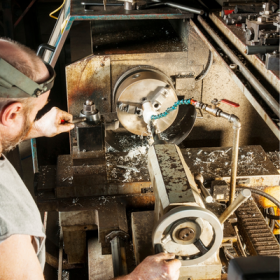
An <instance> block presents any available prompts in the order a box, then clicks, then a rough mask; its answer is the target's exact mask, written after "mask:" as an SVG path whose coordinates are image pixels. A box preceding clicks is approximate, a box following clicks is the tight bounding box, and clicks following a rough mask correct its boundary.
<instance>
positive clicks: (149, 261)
mask: <svg viewBox="0 0 280 280" xmlns="http://www.w3.org/2000/svg"><path fill="white" fill-rule="evenodd" d="M180 267H181V262H180V261H179V260H177V259H175V254H166V253H160V254H157V255H154V256H149V257H147V258H146V259H145V260H144V261H143V262H142V263H140V264H139V265H138V266H137V267H136V268H135V269H134V270H133V272H132V273H131V274H129V275H127V276H124V277H120V278H117V279H119V280H121V279H123V280H177V279H178V278H179V276H180Z"/></svg>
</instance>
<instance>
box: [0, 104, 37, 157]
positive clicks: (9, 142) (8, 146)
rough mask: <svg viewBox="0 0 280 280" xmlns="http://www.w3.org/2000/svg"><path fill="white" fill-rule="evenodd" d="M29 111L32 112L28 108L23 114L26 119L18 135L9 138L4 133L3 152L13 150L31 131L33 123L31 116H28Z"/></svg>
mask: <svg viewBox="0 0 280 280" xmlns="http://www.w3.org/2000/svg"><path fill="white" fill-rule="evenodd" d="M29 112H30V110H29V109H26V110H25V111H24V112H23V115H24V118H25V120H26V121H25V122H24V124H23V127H22V130H21V131H20V133H19V134H18V136H17V137H14V138H12V139H9V138H5V135H4V137H3V138H2V141H1V146H2V152H4V153H7V152H9V151H12V150H13V149H14V148H15V147H16V146H17V145H18V144H19V143H20V142H22V141H23V140H24V139H25V137H26V136H27V134H28V133H29V131H30V129H31V125H32V122H31V121H30V119H29V116H28V115H29Z"/></svg>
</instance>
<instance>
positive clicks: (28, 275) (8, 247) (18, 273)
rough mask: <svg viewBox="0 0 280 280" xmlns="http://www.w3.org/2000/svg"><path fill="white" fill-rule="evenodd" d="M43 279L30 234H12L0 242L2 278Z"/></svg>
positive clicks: (0, 274)
mask: <svg viewBox="0 0 280 280" xmlns="http://www.w3.org/2000/svg"><path fill="white" fill-rule="evenodd" d="M14 279H17V280H26V279H28V280H43V279H44V276H43V271H42V268H41V266H40V263H39V260H38V258H37V256H36V254H35V250H34V247H33V245H32V243H31V237H30V236H29V235H18V234H17V235H12V236H11V237H9V238H8V239H7V240H5V241H4V242H2V243H1V244H0V280H14Z"/></svg>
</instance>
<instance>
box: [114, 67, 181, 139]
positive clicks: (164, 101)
mask: <svg viewBox="0 0 280 280" xmlns="http://www.w3.org/2000/svg"><path fill="white" fill-rule="evenodd" d="M113 98H114V101H115V106H116V112H117V115H118V119H119V121H120V122H121V124H122V125H123V126H124V127H125V128H126V129H127V130H128V131H130V132H132V133H133V134H136V135H143V136H148V135H149V132H148V128H147V123H146V122H147V120H146V119H145V120H144V118H143V116H142V114H137V111H138V109H137V108H139V111H140V110H143V109H145V108H146V105H149V103H150V104H151V106H150V107H151V108H150V111H151V113H152V112H153V113H154V114H158V113H163V112H164V111H165V110H166V109H167V107H169V106H170V104H173V103H174V102H176V101H177V100H178V97H177V95H176V92H175V89H174V86H173V83H172V81H171V79H170V78H169V77H168V76H167V75H165V74H164V73H163V72H161V71H160V70H158V69H156V68H153V67H147V66H139V67H136V68H133V69H131V70H129V71H127V72H125V73H124V74H123V75H122V76H121V77H120V78H119V79H118V81H117V82H116V85H115V88H114V91H113ZM145 102H149V103H147V104H146V103H145ZM120 104H125V105H123V106H122V107H127V106H129V107H131V108H132V109H131V110H129V107H128V109H127V110H124V109H123V108H122V107H120ZM145 104H146V105H145ZM142 106H143V108H142ZM146 110H147V109H146ZM135 112H136V114H135ZM177 113H178V109H177V110H174V111H172V112H171V113H170V114H169V115H168V116H167V117H166V118H165V120H157V122H156V128H157V133H160V132H162V131H165V130H166V129H167V128H168V127H170V126H171V124H172V123H173V122H174V120H175V118H176V116H177ZM145 115H146V114H145V112H144V117H145Z"/></svg>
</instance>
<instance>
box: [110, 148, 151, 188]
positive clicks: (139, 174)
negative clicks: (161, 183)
mask: <svg viewBox="0 0 280 280" xmlns="http://www.w3.org/2000/svg"><path fill="white" fill-rule="evenodd" d="M148 148H149V146H148V145H144V146H138V147H135V148H133V149H130V151H129V152H126V153H107V154H106V160H107V176H108V177H107V178H108V180H113V181H119V182H123V183H125V182H139V181H149V174H148V169H147V166H148V158H147V152H148Z"/></svg>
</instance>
